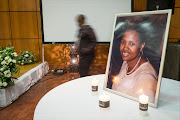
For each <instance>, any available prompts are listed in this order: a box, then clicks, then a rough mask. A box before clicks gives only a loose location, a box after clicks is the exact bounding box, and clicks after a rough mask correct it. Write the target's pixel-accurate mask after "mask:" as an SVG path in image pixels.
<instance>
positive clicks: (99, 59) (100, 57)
mask: <svg viewBox="0 0 180 120" xmlns="http://www.w3.org/2000/svg"><path fill="white" fill-rule="evenodd" d="M108 53H109V45H103V44H98V45H96V48H95V59H94V61H93V64H103V65H106V64H107V60H108Z"/></svg>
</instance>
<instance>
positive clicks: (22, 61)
mask: <svg viewBox="0 0 180 120" xmlns="http://www.w3.org/2000/svg"><path fill="white" fill-rule="evenodd" d="M16 60H17V64H19V65H27V64H34V63H36V62H38V60H37V59H36V57H35V55H34V53H33V52H30V51H23V52H21V53H20V55H19V56H18V57H17V58H16Z"/></svg>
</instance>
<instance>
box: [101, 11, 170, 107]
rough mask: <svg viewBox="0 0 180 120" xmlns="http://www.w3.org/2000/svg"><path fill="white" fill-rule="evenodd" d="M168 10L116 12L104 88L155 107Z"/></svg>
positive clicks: (164, 51)
mask: <svg viewBox="0 0 180 120" xmlns="http://www.w3.org/2000/svg"><path fill="white" fill-rule="evenodd" d="M170 19H171V10H157V11H145V12H133V13H124V14H116V15H115V20H114V26H113V31H112V38H111V44H110V48H109V56H108V62H107V66H106V73H105V79H104V86H103V89H104V90H106V91H108V92H111V93H114V94H117V95H120V96H123V97H126V98H128V99H131V100H135V101H139V99H138V98H139V96H140V95H141V94H145V95H147V96H148V97H149V106H152V107H155V108H157V104H158V97H159V91H160V84H161V78H162V73H163V65H164V59H165V54H166V46H167V39H168V32H169V25H170Z"/></svg>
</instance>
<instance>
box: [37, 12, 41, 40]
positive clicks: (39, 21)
mask: <svg viewBox="0 0 180 120" xmlns="http://www.w3.org/2000/svg"><path fill="white" fill-rule="evenodd" d="M37 18H38V35H39V38H42V34H41V16H40V12H37Z"/></svg>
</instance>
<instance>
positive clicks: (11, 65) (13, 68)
mask: <svg viewBox="0 0 180 120" xmlns="http://www.w3.org/2000/svg"><path fill="white" fill-rule="evenodd" d="M16 56H17V53H16V52H15V50H14V48H13V47H11V46H8V47H5V48H2V47H0V89H4V88H7V87H9V86H13V85H14V81H13V80H14V79H16V78H14V77H12V75H13V74H16V73H17V72H18V71H19V70H20V69H19V66H18V65H16V59H15V57H16Z"/></svg>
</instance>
